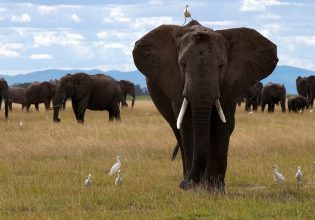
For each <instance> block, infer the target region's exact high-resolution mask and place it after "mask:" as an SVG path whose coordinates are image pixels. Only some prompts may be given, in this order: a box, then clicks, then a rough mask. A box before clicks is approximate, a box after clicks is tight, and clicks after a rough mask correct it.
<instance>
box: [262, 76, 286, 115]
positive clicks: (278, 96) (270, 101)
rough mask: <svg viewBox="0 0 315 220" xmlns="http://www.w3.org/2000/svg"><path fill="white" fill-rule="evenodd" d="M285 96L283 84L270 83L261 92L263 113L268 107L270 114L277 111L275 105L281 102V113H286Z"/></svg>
mask: <svg viewBox="0 0 315 220" xmlns="http://www.w3.org/2000/svg"><path fill="white" fill-rule="evenodd" d="M285 95H286V89H285V86H284V85H283V84H277V83H271V82H270V83H268V84H266V85H265V86H264V87H263V89H262V92H261V111H262V112H264V110H265V107H266V105H268V112H270V113H271V112H274V111H275V105H276V104H278V103H279V102H280V105H281V111H282V112H285Z"/></svg>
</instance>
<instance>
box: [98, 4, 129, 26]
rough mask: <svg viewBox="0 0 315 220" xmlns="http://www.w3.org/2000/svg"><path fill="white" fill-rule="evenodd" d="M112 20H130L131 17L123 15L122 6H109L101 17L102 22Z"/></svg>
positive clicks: (110, 21)
mask: <svg viewBox="0 0 315 220" xmlns="http://www.w3.org/2000/svg"><path fill="white" fill-rule="evenodd" d="M105 14H106V13H105ZM114 21H116V22H130V21H131V19H130V18H129V17H126V16H125V14H124V13H123V10H122V8H120V7H114V8H110V9H109V13H108V15H107V14H106V15H105V16H104V17H103V22H104V23H112V22H114Z"/></svg>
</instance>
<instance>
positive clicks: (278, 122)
mask: <svg viewBox="0 0 315 220" xmlns="http://www.w3.org/2000/svg"><path fill="white" fill-rule="evenodd" d="M129 106H130V105H129ZM121 115H122V122H121V123H116V122H114V123H109V122H108V113H107V112H100V111H95V112H92V111H87V112H86V117H85V124H84V125H81V124H77V123H76V121H75V117H74V114H73V112H72V110H71V107H70V105H68V108H67V109H66V111H61V115H60V118H61V123H60V124H55V123H53V122H52V112H45V111H44V110H43V106H41V109H40V112H35V110H34V109H32V112H30V113H26V112H22V111H21V110H20V107H19V106H14V112H13V113H11V114H10V115H9V121H6V120H5V119H4V118H3V114H2V115H1V118H0V219H88V218H90V219H116V218H117V219H258V218H259V219H260V218H263V219H314V218H315V209H314V204H315V193H314V192H315V179H314V175H315V166H314V165H312V164H311V163H312V161H315V135H314V131H315V124H314V121H315V113H309V112H305V113H303V114H288V113H287V114H282V113H280V111H279V110H278V111H277V112H276V113H275V114H267V113H264V114H263V113H261V112H258V113H253V114H247V113H245V112H244V110H243V107H242V109H239V110H238V111H237V114H236V128H235V130H234V133H233V135H232V137H231V143H230V148H229V160H228V170H227V176H226V194H225V195H215V194H211V193H209V192H207V191H205V190H203V189H197V190H194V191H182V190H180V189H179V188H178V185H179V183H180V181H181V180H182V165H181V159H180V157H178V158H177V159H176V161H174V162H172V161H171V160H170V158H171V153H172V150H173V147H174V145H175V143H176V142H175V138H174V137H173V134H172V132H171V129H170V128H169V126H168V125H167V123H166V122H165V121H164V119H163V118H162V117H161V116H160V114H159V113H158V112H157V110H156V109H155V107H154V105H153V103H152V102H151V101H149V100H138V101H137V102H136V105H135V108H134V109H130V108H124V109H122V112H121ZM21 121H22V126H20V122H21ZM117 155H122V169H121V174H122V176H123V184H122V186H121V187H119V188H117V187H115V186H114V181H115V177H112V176H108V175H107V173H108V171H109V169H110V168H111V166H112V165H113V164H114V163H115V158H116V156H117ZM275 163H277V164H278V165H279V169H280V171H281V172H282V173H283V174H284V175H285V177H286V182H285V183H284V184H282V185H278V184H275V183H274V181H273V170H272V166H273V164H275ZM298 165H300V166H301V167H302V171H303V174H304V178H303V185H302V186H301V187H297V185H296V183H295V179H294V174H295V172H296V168H297V166H298ZM89 173H91V174H92V181H93V185H92V187H91V188H84V187H83V182H84V180H85V179H86V178H87V175H88V174H89Z"/></svg>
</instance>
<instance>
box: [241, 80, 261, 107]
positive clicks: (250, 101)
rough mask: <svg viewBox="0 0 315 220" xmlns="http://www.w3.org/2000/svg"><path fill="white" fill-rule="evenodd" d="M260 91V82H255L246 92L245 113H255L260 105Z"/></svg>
mask: <svg viewBox="0 0 315 220" xmlns="http://www.w3.org/2000/svg"><path fill="white" fill-rule="evenodd" d="M262 89H263V84H262V83H261V82H257V83H256V84H254V85H252V86H251V87H250V88H249V89H248V90H247V91H246V94H245V99H246V102H245V111H257V108H258V106H259V105H260V97H261V91H262Z"/></svg>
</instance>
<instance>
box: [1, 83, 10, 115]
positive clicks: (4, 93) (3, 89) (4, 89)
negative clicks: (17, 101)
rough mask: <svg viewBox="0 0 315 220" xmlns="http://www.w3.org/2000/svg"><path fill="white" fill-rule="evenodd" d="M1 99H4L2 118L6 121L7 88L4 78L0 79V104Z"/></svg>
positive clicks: (7, 109)
mask: <svg viewBox="0 0 315 220" xmlns="http://www.w3.org/2000/svg"><path fill="white" fill-rule="evenodd" d="M2 97H3V98H4V117H5V118H6V119H8V117H9V102H10V99H9V86H8V83H7V81H6V80H5V79H4V78H0V103H1V102H2Z"/></svg>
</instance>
